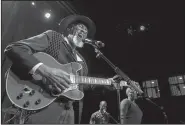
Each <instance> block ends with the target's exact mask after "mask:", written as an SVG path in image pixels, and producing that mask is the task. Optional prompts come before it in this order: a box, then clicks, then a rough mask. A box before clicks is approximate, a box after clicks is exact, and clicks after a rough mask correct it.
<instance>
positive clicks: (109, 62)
mask: <svg viewBox="0 0 185 125" xmlns="http://www.w3.org/2000/svg"><path fill="white" fill-rule="evenodd" d="M89 44H90V45H92V46H93V47H94V49H95V53H96V54H97V55H96V58H102V59H103V60H105V61H106V62H107V63H108V64H109V65H110V66H111V67H112V68H113V69H114V71H115V72H116V74H117V75H118V76H120V77H121V78H123V79H124V80H125V81H126V82H127V83H130V81H131V80H130V78H129V77H128V76H127V75H126V74H125V73H124V72H122V71H121V70H120V69H119V68H118V67H116V66H115V65H114V64H113V63H112V62H111V61H110V60H109V59H108V58H107V57H105V56H104V55H103V53H102V52H101V51H100V50H99V48H101V47H103V46H97V45H95V44H93V43H89ZM120 88H121V87H120V83H118V84H117V86H116V90H117V104H118V114H119V115H118V121H119V123H121V119H120V118H121V116H120Z"/></svg>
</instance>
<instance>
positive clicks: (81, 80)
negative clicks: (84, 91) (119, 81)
mask: <svg viewBox="0 0 185 125" xmlns="http://www.w3.org/2000/svg"><path fill="white" fill-rule="evenodd" d="M70 79H71V81H72V83H78V84H95V85H111V80H109V79H104V78H95V77H86V76H76V75H71V76H70Z"/></svg>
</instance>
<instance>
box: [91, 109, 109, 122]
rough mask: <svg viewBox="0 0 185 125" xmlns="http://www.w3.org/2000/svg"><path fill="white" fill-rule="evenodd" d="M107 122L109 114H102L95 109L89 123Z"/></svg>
mask: <svg viewBox="0 0 185 125" xmlns="http://www.w3.org/2000/svg"><path fill="white" fill-rule="evenodd" d="M108 123H109V114H108V113H104V114H102V113H101V112H100V110H99V111H96V112H95V113H93V114H92V115H91V119H90V124H108Z"/></svg>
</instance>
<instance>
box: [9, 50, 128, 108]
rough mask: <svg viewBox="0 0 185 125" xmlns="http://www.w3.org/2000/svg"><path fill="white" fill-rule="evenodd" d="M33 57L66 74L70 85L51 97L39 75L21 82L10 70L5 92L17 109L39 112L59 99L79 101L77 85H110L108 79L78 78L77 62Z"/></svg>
mask: <svg viewBox="0 0 185 125" xmlns="http://www.w3.org/2000/svg"><path fill="white" fill-rule="evenodd" d="M33 56H34V57H36V58H37V59H38V60H39V61H41V62H42V63H44V64H45V65H47V66H49V67H52V68H57V69H61V70H63V71H65V72H67V73H68V74H69V76H70V80H71V83H72V84H70V87H69V88H67V89H65V90H64V91H62V92H61V93H60V94H58V95H55V96H53V94H51V93H50V92H49V91H47V89H46V88H44V87H45V86H43V84H44V83H42V77H41V76H40V75H35V76H34V79H33V80H22V79H20V78H19V77H18V76H17V75H16V74H15V73H13V72H12V70H11V68H10V69H9V70H8V73H7V78H6V92H7V95H8V97H9V99H10V101H11V102H12V103H13V104H14V105H15V106H17V107H19V108H22V109H25V110H39V109H42V108H45V107H46V106H48V105H50V104H51V103H52V102H53V101H55V100H56V99H57V98H59V97H65V98H68V99H70V100H77V101H78V100H81V99H82V98H83V97H84V93H83V92H82V91H80V90H79V88H78V85H79V84H97V85H112V80H110V79H104V78H94V77H86V76H78V75H77V74H78V71H80V70H81V69H82V66H81V64H79V63H77V62H71V63H68V64H60V63H59V62H57V61H56V60H55V59H54V58H53V57H52V56H50V55H48V54H46V53H43V52H39V53H35V54H33ZM120 86H121V87H122V86H128V85H127V82H125V81H121V83H120Z"/></svg>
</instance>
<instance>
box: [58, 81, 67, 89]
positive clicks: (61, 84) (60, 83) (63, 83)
mask: <svg viewBox="0 0 185 125" xmlns="http://www.w3.org/2000/svg"><path fill="white" fill-rule="evenodd" d="M57 84H58V85H59V86H64V87H65V88H69V84H68V83H67V82H66V80H65V79H60V82H59V83H57Z"/></svg>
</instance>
